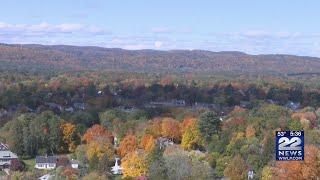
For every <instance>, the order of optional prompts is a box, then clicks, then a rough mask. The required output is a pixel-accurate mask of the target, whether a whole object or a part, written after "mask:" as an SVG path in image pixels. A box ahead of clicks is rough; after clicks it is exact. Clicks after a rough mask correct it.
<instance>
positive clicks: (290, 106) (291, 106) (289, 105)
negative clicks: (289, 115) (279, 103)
mask: <svg viewBox="0 0 320 180" xmlns="http://www.w3.org/2000/svg"><path fill="white" fill-rule="evenodd" d="M285 107H286V108H288V109H291V110H292V111H296V110H298V109H299V108H300V103H295V102H292V101H289V102H288V103H287V104H286V105H285Z"/></svg>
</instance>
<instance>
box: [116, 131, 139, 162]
mask: <svg viewBox="0 0 320 180" xmlns="http://www.w3.org/2000/svg"><path fill="white" fill-rule="evenodd" d="M136 149H137V138H136V137H135V136H134V135H127V136H126V137H124V138H123V140H122V141H121V142H120V145H119V149H118V154H119V155H120V156H121V157H124V156H125V155H126V154H128V153H129V152H133V151H135V150H136Z"/></svg>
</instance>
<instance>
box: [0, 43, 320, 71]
mask: <svg viewBox="0 0 320 180" xmlns="http://www.w3.org/2000/svg"><path fill="white" fill-rule="evenodd" d="M0 51H1V54H0V62H1V66H0V69H2V70H8V69H11V70H16V71H26V70H27V71H29V72H30V71H33V72H45V73H48V72H56V71H79V70H112V71H127V72H148V73H150V72H157V73H173V72H174V73H188V72H198V73H209V74H212V73H215V74H218V73H220V74H229V75H230V74H233V75H239V74H253V75H257V74H259V75H261V74H266V75H282V76H285V75H287V74H289V75H292V74H296V75H305V73H311V74H313V75H319V68H320V59H319V58H315V57H305V56H293V55H283V54H279V55H249V54H245V53H242V52H233V51H225V52H210V51H203V50H192V51H189V50H172V51H156V50H136V51H130V50H124V49H117V48H102V47H88V46H86V47H79V46H66V45H60V46H59V45H56V46H44V45H35V44H30V45H19V44H17V45H14V44H0Z"/></svg>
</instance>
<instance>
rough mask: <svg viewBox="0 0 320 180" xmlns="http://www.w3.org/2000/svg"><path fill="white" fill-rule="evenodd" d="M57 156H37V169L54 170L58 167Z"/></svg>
mask: <svg viewBox="0 0 320 180" xmlns="http://www.w3.org/2000/svg"><path fill="white" fill-rule="evenodd" d="M57 163H58V157H57V156H37V157H36V165H35V168H36V169H54V168H56V167H57Z"/></svg>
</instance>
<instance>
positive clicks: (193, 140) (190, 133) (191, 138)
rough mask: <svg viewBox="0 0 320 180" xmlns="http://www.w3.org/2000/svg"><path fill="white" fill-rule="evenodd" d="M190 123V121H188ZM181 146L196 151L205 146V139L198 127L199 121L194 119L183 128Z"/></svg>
mask: <svg viewBox="0 0 320 180" xmlns="http://www.w3.org/2000/svg"><path fill="white" fill-rule="evenodd" d="M188 121H189V120H188ZM183 129H184V130H183V132H184V133H183V135H182V141H181V146H182V147H183V148H184V149H187V150H191V149H196V148H199V147H201V146H203V145H204V139H203V137H202V135H201V133H200V131H199V128H198V127H197V120H196V119H194V120H192V121H189V122H188V125H187V126H185V127H184V128H183Z"/></svg>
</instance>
